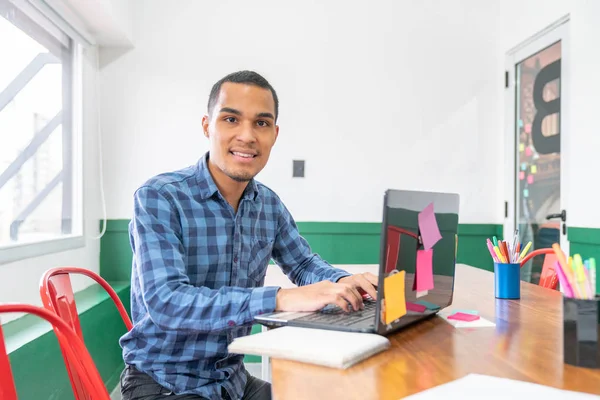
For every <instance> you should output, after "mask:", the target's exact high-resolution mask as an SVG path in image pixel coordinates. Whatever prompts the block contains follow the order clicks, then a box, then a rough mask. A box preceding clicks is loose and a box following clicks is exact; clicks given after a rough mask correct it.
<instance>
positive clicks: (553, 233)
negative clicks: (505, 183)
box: [504, 23, 569, 283]
mask: <svg viewBox="0 0 600 400" xmlns="http://www.w3.org/2000/svg"><path fill="white" fill-rule="evenodd" d="M565 27H566V23H565V24H561V25H559V26H558V27H556V28H555V29H553V30H552V31H551V32H548V33H546V34H543V35H542V36H541V37H538V38H536V39H535V40H531V41H530V42H529V43H528V44H527V45H526V46H523V47H522V48H520V49H519V50H518V51H515V52H514V53H513V54H511V55H509V63H510V69H507V73H508V78H509V79H508V80H507V81H508V82H507V83H509V85H508V88H507V90H508V91H509V92H510V97H512V101H511V102H509V106H510V107H511V109H512V115H511V118H510V120H509V121H507V122H508V123H507V125H508V126H509V129H507V135H509V136H508V143H509V144H510V150H508V151H507V164H512V168H510V170H512V173H511V174H510V182H509V185H510V187H511V188H512V191H510V192H512V193H511V194H512V195H511V197H512V202H507V203H508V204H507V209H508V208H511V210H510V211H511V212H510V213H508V212H507V215H506V216H507V221H506V224H505V234H504V235H505V237H509V238H510V237H512V236H513V235H514V233H515V232H517V231H516V230H518V236H519V241H520V242H521V243H523V245H524V246H525V245H527V243H529V242H531V243H532V245H531V248H530V250H529V251H533V250H537V249H541V248H549V247H552V245H553V244H554V243H560V245H561V247H562V248H563V250H564V251H565V252H567V254H568V251H569V250H568V242H567V240H566V239H567V237H566V227H567V216H568V213H567V210H566V195H565V194H566V190H565V181H564V179H563V178H564V177H565V173H564V169H565V168H566V166H565V162H564V159H565V157H564V152H563V144H564V142H565V137H568V133H569V132H568V130H566V129H565V127H566V123H565V122H566V116H565V113H564V108H565V107H564V106H565V79H564V71H563V68H562V67H563V61H564V57H563V53H564V49H565V43H564V41H565V33H566V30H565ZM511 76H513V77H514V78H513V79H512V81H511V79H510V77H511ZM511 86H512V87H511ZM511 203H512V204H511ZM507 211H508V210H507ZM509 214H511V215H510V216H509ZM544 259H545V257H543V256H538V257H536V258H534V259H533V260H532V261H530V262H528V263H527V265H525V266H524V267H523V268H522V269H521V278H522V279H523V280H525V281H528V282H532V283H537V282H538V281H539V276H540V273H541V270H542V266H543V262H544Z"/></svg>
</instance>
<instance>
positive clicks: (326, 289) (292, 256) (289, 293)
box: [272, 203, 377, 311]
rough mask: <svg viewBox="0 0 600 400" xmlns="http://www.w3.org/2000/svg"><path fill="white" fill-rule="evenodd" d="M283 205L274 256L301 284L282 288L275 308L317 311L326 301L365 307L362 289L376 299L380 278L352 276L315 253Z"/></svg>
mask: <svg viewBox="0 0 600 400" xmlns="http://www.w3.org/2000/svg"><path fill="white" fill-rule="evenodd" d="M280 207H281V210H280V213H279V219H278V230H277V237H276V238H275V243H274V245H273V252H272V257H273V259H274V260H275V262H276V263H277V264H278V265H279V266H280V267H281V269H282V270H283V272H284V273H285V274H286V275H287V276H288V278H290V280H291V281H292V282H294V283H295V284H296V285H298V286H301V287H299V288H294V289H281V290H279V292H278V293H277V298H276V306H275V309H276V310H278V311H315V310H319V309H321V308H322V307H324V306H326V305H327V304H337V305H338V306H339V307H340V308H342V309H343V310H346V311H348V310H349V308H348V304H351V305H352V308H353V309H354V310H359V309H362V308H363V307H364V306H363V299H362V295H361V293H360V290H362V291H363V292H364V293H367V294H369V295H371V297H373V298H377V293H376V291H375V288H374V286H375V285H376V284H377V277H375V276H374V275H372V274H357V275H351V274H349V273H348V272H346V271H344V270H341V269H337V268H334V267H332V266H331V265H330V264H328V263H327V262H325V261H324V260H323V259H321V257H319V256H318V255H317V254H314V253H312V252H311V250H310V247H309V245H308V243H307V242H306V240H305V239H304V238H303V237H302V236H301V235H300V233H299V232H298V227H297V226H296V223H295V222H294V219H293V218H292V216H291V214H290V212H289V211H288V210H287V208H286V207H285V206H284V205H283V203H280Z"/></svg>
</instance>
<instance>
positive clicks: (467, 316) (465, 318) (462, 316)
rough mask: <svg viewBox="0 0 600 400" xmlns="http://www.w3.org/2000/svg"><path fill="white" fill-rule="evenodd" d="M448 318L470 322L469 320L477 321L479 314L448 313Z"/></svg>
mask: <svg viewBox="0 0 600 400" xmlns="http://www.w3.org/2000/svg"><path fill="white" fill-rule="evenodd" d="M448 319H454V320H456V321H467V322H471V321H477V320H478V319H479V315H473V314H465V313H461V312H457V313H454V314H452V315H449V316H448Z"/></svg>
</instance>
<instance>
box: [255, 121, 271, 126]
mask: <svg viewBox="0 0 600 400" xmlns="http://www.w3.org/2000/svg"><path fill="white" fill-rule="evenodd" d="M257 124H258V126H261V127H265V126H269V123H268V122H267V121H258V122H257Z"/></svg>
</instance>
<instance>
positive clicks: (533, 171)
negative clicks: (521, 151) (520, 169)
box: [531, 165, 537, 174]
mask: <svg viewBox="0 0 600 400" xmlns="http://www.w3.org/2000/svg"><path fill="white" fill-rule="evenodd" d="M531 173H532V174H536V173H537V165H532V166H531Z"/></svg>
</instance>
